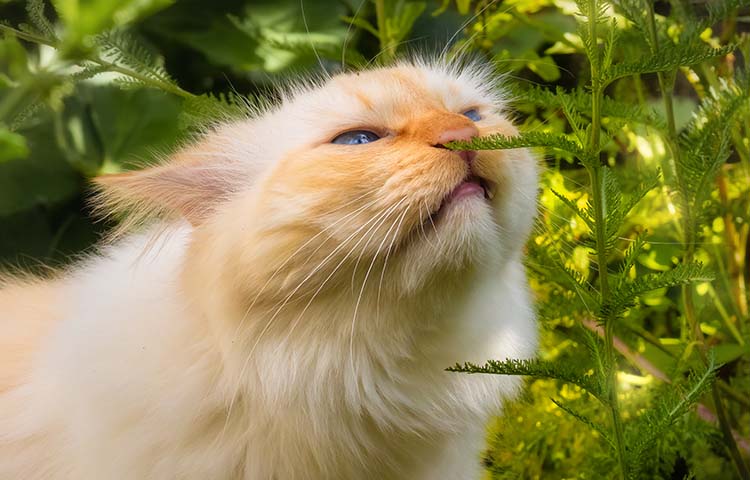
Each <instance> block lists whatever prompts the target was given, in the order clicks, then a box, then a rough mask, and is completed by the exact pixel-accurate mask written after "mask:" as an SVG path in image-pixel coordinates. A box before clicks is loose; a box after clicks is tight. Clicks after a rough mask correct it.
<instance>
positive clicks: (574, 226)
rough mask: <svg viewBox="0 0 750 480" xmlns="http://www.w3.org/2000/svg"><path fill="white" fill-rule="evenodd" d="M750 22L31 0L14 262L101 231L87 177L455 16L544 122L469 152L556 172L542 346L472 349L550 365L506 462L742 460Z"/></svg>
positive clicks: (23, 38)
mask: <svg viewBox="0 0 750 480" xmlns="http://www.w3.org/2000/svg"><path fill="white" fill-rule="evenodd" d="M6 12H7V13H6ZM749 16H750V2H748V0H717V1H711V2H683V1H679V0H673V1H668V2H651V1H649V0H611V1H604V0H576V1H575V2H569V1H566V0H513V1H508V2H494V1H489V0H473V1H469V0H457V1H455V2H454V1H450V0H439V1H434V2H429V1H419V0H347V1H338V0H322V1H320V2H311V1H308V0H305V1H303V2H299V1H298V0H259V1H252V2H250V1H239V2H223V1H219V2H218V3H216V4H215V5H212V8H211V9H206V8H205V5H204V4H203V3H202V2H199V1H197V0H186V1H183V2H173V1H171V0H138V1H130V0H125V1H123V0H117V1H114V0H105V1H100V2H81V1H78V0H55V1H53V2H51V3H48V2H45V1H43V0H29V1H27V2H21V1H20V0H9V1H6V2H4V3H2V4H0V17H2V18H3V19H4V20H3V21H2V22H0V33H1V34H2V35H3V36H2V38H0V263H12V264H19V263H20V264H22V265H24V266H33V265H34V263H35V262H36V259H38V260H39V261H40V262H43V263H50V261H55V260H56V261H59V262H64V261H65V260H66V258H67V256H68V255H69V254H71V253H77V252H79V251H81V250H82V249H83V248H85V247H86V246H88V245H90V244H91V243H92V242H93V241H94V239H95V238H96V235H97V234H98V233H99V232H100V230H102V229H104V228H106V227H107V225H96V224H94V223H93V222H92V220H91V215H90V212H89V211H88V210H87V209H86V207H85V196H86V187H85V184H86V180H87V179H89V178H90V177H92V176H95V175H98V174H101V173H104V172H114V171H119V170H122V169H127V168H133V167H135V166H137V165H138V164H139V163H142V162H144V161H150V160H151V159H153V158H155V157H158V156H159V155H161V154H163V153H164V152H168V151H169V150H170V149H171V148H172V147H173V146H174V145H176V144H177V143H178V142H180V141H181V140H182V139H184V138H185V137H186V136H188V135H190V134H192V133H193V132H194V131H195V130H200V129H201V128H205V127H206V126H210V125H212V124H213V123H215V122H220V121H228V120H231V119H235V118H242V117H245V116H247V115H252V114H253V113H254V112H257V111H262V110H263V109H264V108H265V107H266V106H267V102H268V101H269V94H268V91H269V89H268V85H269V84H273V83H274V82H275V81H276V76H277V75H279V74H289V73H292V72H295V73H296V72H298V71H301V70H304V69H308V68H310V67H313V68H317V69H325V70H328V71H337V70H339V69H343V68H347V67H348V66H352V65H354V66H362V65H367V64H370V63H378V62H381V63H388V62H391V61H393V60H395V59H396V58H398V56H399V55H400V54H401V53H402V52H406V51H409V50H413V49H417V50H419V48H420V47H421V46H423V45H425V44H426V45H428V47H432V48H434V45H435V41H434V38H436V36H437V38H438V43H439V47H441V48H442V47H444V52H445V53H446V54H447V55H448V56H462V55H466V54H467V53H468V54H469V55H470V56H473V57H476V58H479V59H482V60H483V61H486V62H489V63H491V64H492V65H493V66H494V68H495V69H496V71H497V74H498V75H504V76H505V78H506V79H507V85H506V87H505V90H506V92H507V93H508V95H509V97H510V99H511V104H512V106H513V108H514V109H515V111H516V116H517V118H518V120H519V122H520V123H521V133H520V134H519V135H517V136H513V137H506V136H502V135H493V136H489V137H485V138H477V139H474V140H472V141H471V142H454V143H452V144H451V145H449V147H450V148H456V149H477V150H478V149H513V148H534V149H536V150H537V151H538V152H539V154H540V157H541V156H545V166H546V167H547V168H546V169H545V170H544V173H543V182H542V187H543V189H542V193H541V196H540V215H539V220H538V223H537V225H536V228H535V230H534V232H533V234H532V238H531V240H530V242H529V244H528V248H527V265H528V270H529V273H530V275H531V286H532V289H533V291H534V294H535V296H536V298H537V303H538V314H539V317H540V319H541V320H542V322H543V326H544V332H543V336H542V350H541V353H540V357H541V358H540V359H538V360H526V359H504V360H497V359H487V360H488V361H487V363H486V364H484V365H475V364H468V363H467V364H457V365H455V366H453V367H451V368H449V370H450V371H452V372H456V373H455V374H469V373H471V374H484V375H524V376H528V377H530V378H531V382H530V386H529V389H528V392H527V394H526V398H525V399H523V400H522V401H520V402H517V403H511V404H509V405H507V407H506V412H507V414H506V415H505V416H504V417H502V418H498V419H496V425H495V428H493V429H492V430H491V435H490V437H491V438H490V444H489V447H490V450H489V451H488V452H487V454H486V455H485V460H486V464H487V466H488V473H487V475H488V476H491V477H492V478H494V479H500V478H584V477H585V478H611V477H618V478H654V479H656V478H683V477H685V478H690V477H691V476H692V478H721V479H724V478H729V475H731V474H732V473H730V472H736V476H737V478H743V477H745V476H748V471H747V466H746V465H747V463H746V462H747V459H748V449H750V447H748V445H750V443H749V442H748V441H747V440H746V438H747V437H748V435H750V427H749V425H750V413H748V412H750V373H748V372H750V349H748V347H747V346H748V345H749V344H750V336H748V332H750V315H749V314H748V292H747V285H748V282H749V281H750V278H749V276H750V273H749V272H748V268H747V262H748V258H749V257H748V248H750V240H749V238H750V226H748V225H749V224H748V219H750V144H748V141H747V139H748V138H750V120H749V119H750V111H749V107H750V98H748V97H749V96H750V75H747V74H746V73H745V71H746V69H747V62H748V58H749V57H750V37H749V36H748V33H747V24H748V21H747V19H748V18H750V17H749ZM446 32H447V34H446V35H445V36H444V37H441V36H440V35H442V34H443V33H446ZM440 42H443V43H440Z"/></svg>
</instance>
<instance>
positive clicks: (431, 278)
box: [0, 60, 538, 480]
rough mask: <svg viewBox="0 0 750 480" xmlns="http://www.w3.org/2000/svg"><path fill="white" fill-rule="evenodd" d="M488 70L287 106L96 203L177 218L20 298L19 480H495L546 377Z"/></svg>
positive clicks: (5, 463)
mask: <svg viewBox="0 0 750 480" xmlns="http://www.w3.org/2000/svg"><path fill="white" fill-rule="evenodd" d="M500 87H501V86H500V85H498V80H497V78H496V76H495V75H493V74H492V72H491V70H490V69H489V68H486V67H484V66H482V65H481V64H479V63H476V62H475V63H472V64H459V63H449V62H433V61H429V62H428V61H418V60H416V61H404V62H402V63H400V64H396V65H394V66H388V67H377V68H371V69H369V70H363V71H359V72H346V73H340V74H337V75H335V76H332V77H330V78H325V79H322V80H320V81H317V82H310V83H308V84H304V85H303V84H298V85H296V86H293V87H290V88H289V89H288V90H287V91H286V92H285V93H284V94H282V95H281V100H280V101H279V102H278V103H277V104H276V105H274V106H269V107H267V108H265V110H263V111H260V112H256V113H255V114H253V115H250V116H248V118H246V119H243V120H240V121H233V122H226V123H223V124H219V125H216V126H215V127H214V128H212V129H210V131H208V132H207V133H205V134H204V135H202V136H201V137H200V138H198V139H197V140H196V141H195V142H194V143H192V144H190V145H186V146H185V147H184V148H182V149H180V150H178V151H177V152H176V153H175V154H174V155H172V156H171V157H170V158H169V159H168V160H167V161H166V162H164V163H162V164H159V165H156V166H151V167H149V168H145V169H142V170H139V171H130V172H126V173H120V174H113V175H106V176H103V177H100V178H98V179H97V180H96V183H97V185H98V188H99V191H100V194H99V202H100V203H99V204H100V207H101V208H104V209H105V210H107V211H121V210H127V211H128V212H130V214H131V215H134V217H131V218H141V217H149V218H152V219H153V218H156V219H157V220H154V222H153V223H152V224H150V226H147V227H145V228H143V229H140V230H139V231H137V232H134V233H130V234H128V235H126V236H125V237H123V238H120V239H119V240H117V241H115V242H111V243H110V244H109V245H108V246H105V247H102V248H101V249H100V251H99V252H98V253H96V254H93V255H91V256H90V257H89V258H88V259H86V260H84V261H82V262H80V263H79V264H77V265H75V266H73V267H71V268H69V269H67V270H66V271H63V272H60V273H57V274H53V275H50V276H49V277H48V278H34V277H30V276H26V277H22V276H15V277H12V276H7V277H6V278H5V279H4V280H3V288H2V289H0V312H1V313H0V331H1V332H2V336H1V337H0V479H3V480H6V479H7V480H10V479H14V480H18V479H24V480H34V479H52V480H58V479H65V480H68V479H75V480H89V479H97V480H102V479H104V480H115V479H201V480H204V479H246V480H265V479H274V480H296V479H431V480H434V479H438V480H439V479H475V478H479V476H480V474H481V462H480V451H481V449H482V445H483V440H484V425H485V423H486V421H487V419H488V417H489V416H490V415H492V414H495V413H497V412H498V410H499V409H500V407H501V402H502V401H503V399H506V398H510V397H513V396H514V395H516V394H517V392H518V391H519V389H520V382H521V380H520V379H519V378H516V377H509V376H490V375H464V374H456V373H449V372H446V371H445V370H444V369H445V368H446V367H448V366H450V365H453V364H455V363H456V362H464V361H471V362H477V363H483V362H485V361H486V360H488V359H504V358H531V357H533V356H534V352H535V349H536V343H537V328H536V324H535V320H534V314H533V308H532V305H531V300H530V295H529V292H528V291H527V282H526V277H525V272H524V269H523V267H522V251H523V245H524V243H525V240H526V238H527V236H528V235H529V232H530V229H531V225H532V221H533V218H534V216H535V210H536V191H537V175H538V173H537V170H538V166H537V164H536V161H535V159H534V158H533V157H532V156H531V155H530V153H529V152H528V151H526V150H524V149H518V150H509V151H479V152H474V151H464V152H457V151H452V150H450V149H447V148H445V147H444V144H445V143H448V142H450V141H452V140H467V139H470V138H473V137H475V136H480V135H487V134H493V133H502V134H505V135H515V134H516V133H517V130H516V128H515V127H514V126H513V125H512V123H511V121H510V120H509V119H508V115H507V114H506V111H505V107H506V106H505V95H504V94H503V93H502V89H501V88H500Z"/></svg>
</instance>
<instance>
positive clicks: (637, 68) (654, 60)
mask: <svg viewBox="0 0 750 480" xmlns="http://www.w3.org/2000/svg"><path fill="white" fill-rule="evenodd" d="M734 49H735V46H734V45H727V46H723V47H719V48H710V47H708V46H702V45H695V44H688V45H673V46H665V47H663V48H662V49H661V51H659V52H657V54H656V55H647V56H644V58H641V59H639V60H637V61H634V62H623V63H618V64H615V65H614V66H612V67H611V68H609V69H608V70H607V71H606V72H605V73H604V76H603V77H604V78H603V83H604V84H605V85H606V84H608V83H611V82H613V81H615V80H617V79H618V78H622V77H627V76H629V75H636V74H643V73H654V72H666V71H670V70H676V69H677V68H679V67H683V66H690V65H695V64H696V63H701V62H705V61H707V60H710V59H712V58H715V57H723V56H724V55H727V54H729V53H731V52H732V51H733V50H734Z"/></svg>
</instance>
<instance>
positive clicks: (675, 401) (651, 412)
mask: <svg viewBox="0 0 750 480" xmlns="http://www.w3.org/2000/svg"><path fill="white" fill-rule="evenodd" d="M718 368H719V367H718V366H717V365H716V363H715V360H714V356H713V355H710V356H709V363H708V366H707V367H706V370H705V371H704V372H703V373H702V374H700V375H696V374H692V375H691V376H690V378H689V379H688V382H687V385H686V386H685V387H684V390H682V391H680V390H681V389H680V388H679V386H669V387H667V388H663V389H662V391H661V392H660V394H658V395H654V396H653V399H654V402H655V405H653V406H652V407H651V408H649V409H648V410H646V411H645V413H644V414H643V415H642V416H641V417H640V418H639V419H638V420H636V422H635V425H631V426H630V428H629V429H628V430H627V433H628V441H627V443H628V445H630V447H631V449H630V453H629V455H628V457H629V461H630V463H631V466H632V468H633V470H634V471H635V472H637V471H638V470H639V468H640V466H639V462H640V459H641V457H642V456H643V455H644V453H645V452H646V450H647V449H648V448H650V447H651V445H652V444H653V443H654V441H655V440H656V439H657V438H659V436H661V435H663V434H664V433H665V432H666V431H667V430H668V429H669V428H670V427H671V426H672V425H673V424H674V423H675V421H677V420H678V419H679V418H680V417H682V416H683V415H685V414H686V413H688V412H689V411H690V409H691V408H692V407H693V406H694V405H695V404H696V403H698V401H699V400H700V398H701V396H702V395H703V394H704V393H705V392H706V391H708V389H709V388H710V387H711V384H713V382H714V380H715V378H716V372H717V370H718Z"/></svg>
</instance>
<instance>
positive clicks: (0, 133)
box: [0, 125, 29, 163]
mask: <svg viewBox="0 0 750 480" xmlns="http://www.w3.org/2000/svg"><path fill="white" fill-rule="evenodd" d="M28 155H29V147H28V146H27V145H26V139H25V138H24V137H23V135H19V134H18V133H14V132H11V131H10V130H7V129H5V128H3V127H2V126H1V125H0V163H2V162H7V161H9V160H16V159H19V158H26V157H27V156H28Z"/></svg>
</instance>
